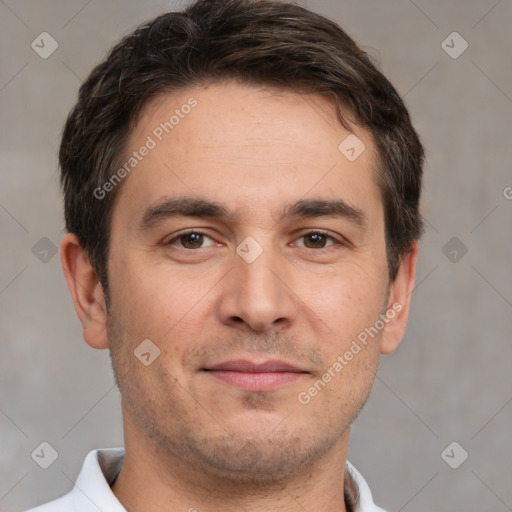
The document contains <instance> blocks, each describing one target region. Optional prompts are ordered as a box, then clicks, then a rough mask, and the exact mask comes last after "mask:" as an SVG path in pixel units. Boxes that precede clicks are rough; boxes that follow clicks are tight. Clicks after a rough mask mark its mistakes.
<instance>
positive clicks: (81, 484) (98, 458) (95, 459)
mask: <svg viewBox="0 0 512 512" xmlns="http://www.w3.org/2000/svg"><path fill="white" fill-rule="evenodd" d="M123 458H124V448H109V449H104V450H93V451H91V452H89V453H88V455H87V457H86V458H85V461H84V464H83V466H82V470H81V471H80V474H79V475H78V478H77V479H76V483H75V486H74V487H73V489H72V490H71V491H70V492H69V493H68V494H66V495H65V496H63V497H62V498H59V499H57V500H55V501H52V502H50V503H47V504H45V505H42V506H40V507H36V508H33V509H30V510H28V511H27V512H70V511H74V512H87V511H89V510H91V509H94V510H99V511H101V512H126V509H125V508H124V507H123V506H122V505H121V503H120V502H119V500H118V499H117V498H116V496H115V494H114V493H113V492H112V490H111V489H110V485H111V484H112V482H113V481H114V480H115V479H116V477H117V474H118V473H119V471H120V469H121V466H122V463H123ZM347 470H348V471H349V472H350V475H351V476H352V478H353V480H354V482H355V484H356V486H357V488H358V491H359V504H358V506H357V508H356V510H355V512H385V511H384V510H383V509H381V508H380V507H377V506H376V505H375V504H374V503H373V498H372V494H371V492H370V488H369V487H368V484H367V483H366V481H365V479H364V478H363V476H362V475H361V473H359V471H357V469H356V468H354V466H352V464H350V462H348V461H347Z"/></svg>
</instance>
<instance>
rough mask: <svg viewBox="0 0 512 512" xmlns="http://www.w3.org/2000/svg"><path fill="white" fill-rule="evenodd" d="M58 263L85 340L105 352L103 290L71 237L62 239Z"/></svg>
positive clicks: (78, 245)
mask: <svg viewBox="0 0 512 512" xmlns="http://www.w3.org/2000/svg"><path fill="white" fill-rule="evenodd" d="M60 260H61V263H62V268H63V270H64V276H65V278H66V282H67V284H68V288H69V291H70V293H71V298H72V299H73V304H74V305H75V311H76V314H77V315H78V318H79V319H80V322H81V323H82V327H83V336H84V340H85V341H86V342H87V343H88V344H89V345H90V346H91V347H93V348H98V349H103V348H108V340H107V329H106V325H107V313H106V311H107V309H106V306H105V297H104V295H103V288H102V286H101V283H100V281H99V279H98V276H97V274H96V272H95V271H94V270H93V268H92V267H91V265H90V264H89V260H88V258H87V256H86V254H85V252H84V249H83V248H82V247H81V246H80V244H79V242H78V238H77V237H76V235H74V234H73V233H67V234H66V235H64V237H63V238H62V241H61V244H60Z"/></svg>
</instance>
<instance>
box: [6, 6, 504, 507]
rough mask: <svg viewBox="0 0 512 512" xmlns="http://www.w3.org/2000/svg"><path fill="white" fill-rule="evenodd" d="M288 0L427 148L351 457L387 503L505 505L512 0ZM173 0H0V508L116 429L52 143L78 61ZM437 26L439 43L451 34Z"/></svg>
mask: <svg viewBox="0 0 512 512" xmlns="http://www.w3.org/2000/svg"><path fill="white" fill-rule="evenodd" d="M300 3H301V4H303V5H305V6H306V7H309V8H312V9H313V10H316V11H318V12H320V13H323V14H325V15H328V16H329V17H331V18H334V19H335V20H337V21H338V22H339V23H340V24H341V25H342V26H343V27H344V28H345V29H346V30H347V31H348V33H349V34H351V35H352V36H353V37H354V38H355V39H356V41H357V42H358V43H359V44H360V45H361V46H362V47H363V48H364V49H365V50H366V51H368V52H369V53H370V54H371V55H372V56H373V57H374V59H375V60H376V61H377V63H378V64H379V65H380V66H381V68H382V69H383V71H384V72H385V74H386V75H387V76H388V77H389V78H390V79H391V81H392V82H393V83H394V84H395V86H396V87H397V89H398V90H399V92H400V93H401V94H402V95H403V96H404V97H405V101H406V102H407V105H408V106H409V108H410V111H411V114H412V116H413V120H414V123H415V125H416V127H417V129H418V130H419V132H420V133H421V135H422V138H423V141H424V143H425V145H426V148H427V153H428V164H427V167H426V179H425V193H424V202H423V210H424V214H425V216H426V218H427V220H428V223H429V225H428V230H427V233H426V235H425V237H424V239H423V242H422V245H421V251H422V252H421V256H420V261H419V267H418V285H417V288H416V290H415V292H414V298H413V305H412V317H411V321H410V326H409V329H408V331H407V334H406V337H405V339H404V342H403V343H402V345H401V346H400V348H399V349H398V351H397V352H396V353H395V354H393V355H391V356H387V357H384V358H383V360H382V363H381V367H380V370H379V374H378V378H377V380H376V383H375V387H374V390H373V393H372V395H371V398H370V400H369V402H368V403H367V406H366V408H365V410H364V411H363V413H362V414H361V415H360V417H359V419H358V420H357V422H356V424H355V426H354V428H353V436H352V443H351V451H350V460H351V461H352V462H353V464H354V465H355V466H356V467H357V468H358V469H359V470H360V471H361V472H362V473H363V474H364V475H365V477H366V479H367V480H368V482H369V484H370V486H371V488H372V490H373V493H374V498H375V500H376V502H377V503H378V504H379V505H381V506H383V507H385V508H387V509H389V510H390V511H398V510H403V511H418V512H420V511H432V510H437V511H460V510H464V511H466V512H470V511H475V512H476V511H479V512H481V511H491V510H492V511H495V512H499V511H506V510H512V485H510V484H511V482H512V468H511V466H512V462H511V461H512V443H511V440H510V438H511V435H510V432H512V429H511V424H512V404H511V401H512V386H511V381H512V377H511V369H510V368H511V365H510V360H511V359H512V343H511V342H510V333H511V332H512V314H511V307H512V280H511V279H510V268H511V267H510V261H511V253H510V249H511V245H512V244H511V231H512V230H511V224H512V223H511V220H512V200H509V199H507V197H506V196H508V197H509V198H510V197H512V189H509V188H507V187H512V173H511V161H512V144H511V143H510V128H511V127H512V67H511V60H510V55H511V49H512V31H511V30H510V27H511V25H512V2H511V0H501V1H496V0H471V1H462V0H460V1H454V0H452V1H445V0H435V1H432V0H429V1H426V0H415V1H414V2H413V1H411V0H386V1H382V0H367V1H361V0H359V1H357V0H346V1H345V0H343V1H341V0H340V1H336V0H330V1H327V0H325V1H323V0H310V1H302V2H300ZM176 5H177V2H174V3H173V2H158V1H144V2H140V1H136V0H129V1H128V0H127V1H113V0H110V1H101V2H100V1H99V0H92V1H86V0H73V1H64V0H61V1H57V0H54V1H49V0H48V1H35V0H32V1H27V0H18V1H14V0H4V1H0V41H1V47H0V48H1V49H0V52H1V53H0V57H1V67H0V112H1V113H0V116H1V117H0V119H1V124H0V130H1V133H0V147H1V151H0V168H1V180H2V186H1V189H0V225H1V234H2V236H1V245H0V251H1V266H0V308H1V345H0V347H1V352H0V364H1V368H0V510H2V511H9V512H15V511H20V510H23V509H24V508H27V507H29V506H33V505H35V504H38V503H41V502H43V501H46V500H49V499H53V498H55V497H57V496H59V495H61V494H63V493H65V492H67V491H68V490H69V489H70V488H71V487H72V482H73V481H74V479H75V478H76V476H77V474H78V471H79V468H80V466H81V464H82V461H83V458H84V456H85V454H86V453H87V452H88V451H89V450H90V449H93V448H98V447H109V446H118V445H120V444H121V443H122V429H121V415H120V405H119V395H118V391H117V389H116V388H115V387H114V383H113V378H112V376H111V370H110V362H109V358H108V353H107V352H106V351H94V350H93V349H91V348H89V347H88V346H87V345H86V344H85V342H83V341H82V337H81V328H80V325H79V322H78V320H77V319H76V317H75V314H74V309H73V306H72V303H71V300H70V298H69V296H68V291H67V288H66V286H65V282H64V278H63V275H62V271H61V268H60V262H59V258H58V255H52V252H51V248H52V246H53V245H55V246H57V245H58V243H59V240H60V237H61V235H62V233H63V220H62V207H61V199H60V196H59V189H58V183H57V176H58V174H57V158H56V154H57V149H58V144H59V135H60V131H61V128H62V125H63V122H64V119H65V116H66V114H67V112H68V111H69V109H70V107H71V106H72V104H73V102H74V101H75V99H76V94H77V89H78V86H79V84H80V81H81V80H83V79H84V78H85V77H86V75H87V73H88V72H89V70H90V69H91V68H92V66H93V65H94V64H95V63H96V62H97V61H98V60H99V59H101V58H102V57H103V56H104V54H105V52H106V50H107V49H108V48H109V47H110V46H111V45H112V44H113V43H114V42H115V41H117V40H118V39H119V38H120V37H121V36H122V35H123V34H126V33H127V32H129V31H131V30H132V29H133V28H134V27H135V26H136V25H137V24H138V23H140V22H142V21H144V20H146V19H148V18H150V17H153V16H154V15H157V14H159V13H161V12H163V11H165V10H168V9H169V8H173V7H174V6H176ZM43 31H47V32H49V33H50V34H51V36H52V37H53V38H54V39H55V40H56V41H57V42H58V45H59V46H58V49H57V50H56V51H55V52H54V53H53V54H52V55H51V56H50V57H48V58H47V59H42V58H41V57H40V56H39V55H38V54H37V53H36V52H35V51H34V50H33V49H32V48H31V42H32V41H33V40H34V39H35V38H36V37H37V36H38V35H39V34H40V33H41V32H43ZM453 31H457V32H459V33H460V34H461V35H462V37H463V38H464V39H465V40H466V41H467V42H468V44H469V48H468V49H467V50H466V51H465V52H464V53H463V54H462V55H460V56H459V57H458V58H456V59H454V58H452V57H451V56H449V55H448V54H447V53H446V51H445V50H444V49H443V47H442V42H443V41H444V40H445V39H446V38H447V36H449V34H451V33H452V32H453ZM452 39H453V38H452ZM452 39H450V38H448V40H447V43H445V45H446V44H448V45H450V46H453V47H454V48H453V49H452V50H451V51H452V52H453V51H458V50H459V49H460V48H462V47H461V45H460V43H461V41H459V40H453V42H452ZM507 226H508V227H507ZM44 237H46V238H47V239H48V240H49V241H48V240H44V241H42V242H40V240H41V239H42V238H44ZM452 237H457V240H456V241H455V242H453V241H452V242H451V244H454V243H455V244H456V245H450V244H449V245H448V246H447V247H446V246H445V245H446V244H447V243H448V242H449V240H450V239H452ZM38 243H39V245H37V246H36V244H38ZM457 244H458V247H457ZM461 244H463V245H464V246H465V247H466V248H467V253H466V254H464V255H463V257H462V258H461V255H462V254H463V252H462V251H461V248H463V246H462V245H461ZM34 246H36V249H34V250H33V247H34ZM45 250H46V251H48V252H47V253H46V254H45V253H44V251H45ZM454 250H455V251H456V252H457V255H456V256H457V260H458V261H452V260H454V258H455V253H454V252H453V251H454ZM34 253H35V254H34ZM450 253H451V254H450ZM41 259H42V261H41ZM45 260H47V261H45ZM42 441H47V442H49V443H50V444H51V445H52V446H53V447H54V448H55V449H56V450H57V451H58V453H59V457H58V459H57V460H56V461H55V462H54V463H53V464H52V465H51V466H50V467H49V468H48V469H46V470H44V469H42V468H40V467H39V466H38V465H37V464H36V463H35V462H34V461H33V460H32V458H31V453H32V452H33V450H34V449H35V448H36V447H37V446H38V445H39V444H40V443H41V442H42ZM453 441H456V442H457V443H459V445H460V446H461V447H462V448H460V447H459V446H456V447H455V449H454V450H453V451H451V450H448V454H449V456H450V457H449V458H448V459H447V460H450V462H451V463H452V465H453V464H455V463H456V462H458V461H460V457H461V454H462V453H463V452H462V449H464V450H466V451H467V452H468V453H469V457H468V459H467V460H466V461H465V462H464V463H463V464H462V465H460V467H458V469H452V468H451V467H450V466H449V465H448V464H447V463H446V462H445V461H444V460H443V458H442V457H441V453H442V452H443V450H444V449H445V448H446V447H447V446H448V445H449V444H450V443H452V442H453Z"/></svg>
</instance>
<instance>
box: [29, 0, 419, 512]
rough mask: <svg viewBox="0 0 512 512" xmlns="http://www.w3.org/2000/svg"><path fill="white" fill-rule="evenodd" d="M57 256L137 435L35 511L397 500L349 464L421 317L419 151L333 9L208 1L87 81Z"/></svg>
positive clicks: (341, 506) (370, 507) (97, 454)
mask: <svg viewBox="0 0 512 512" xmlns="http://www.w3.org/2000/svg"><path fill="white" fill-rule="evenodd" d="M60 164H61V169H62V184H63V190H64V197H65V216H66V224H67V229H68V231H69V233H68V234H66V235H65V236H64V238H63V240H62V244H61V259H62V264H63V268H64V272H65V277H66V280H67V284H68V286H69V289H70V292H71V296H72V298H73V302H74V305H75V308H76V312H77V315H78V317H79V318H80V321H81V323H82V325H83V335H84V339H85V340H86V342H87V343H88V344H89V345H90V346H92V347H94V348H98V349H104V348H108V349H109V350H110V354H111V358H112V365H113V368H114V373H115V377H116V382H117V384H118V386H119V389H120V392H121V396H122V410H123V424H124V434H125V449H113V450H97V451H93V452H91V453H90V454H89V455H88V456H87V458H86V461H85V463H84V467H83V469H82V472H81V474H80V476H79V477H78V480H77V482H76V486H75V488H74V489H73V490H72V491H71V492H70V493H69V494H68V495H66V496H64V497H63V498H61V499H59V500H57V501H55V502H52V503H50V504H47V505H45V506H42V507H39V508H37V509H34V510H37V511H38V512H49V511H55V512H56V511H66V512H68V511H71V510H74V511H77V512H85V511H86V510H87V511H88V510H102V511H105V512H106V511H109V512H111V511H122V510H129V511H130V512H142V511H144V512H152V511H163V510H170V511H179V510H183V511H186V510H188V511H190V512H192V511H196V510H197V511H200V512H214V511H224V512H225V511H228V512H229V511H235V510H236V511H239V510H246V511H263V510H272V511H274V512H276V511H299V510H300V511H303V510H307V511H308V510H309V511H313V510H322V511H324V512H334V511H336V512H340V511H360V512H369V511H379V510H382V509H380V508H378V507H377V506H376V505H374V503H373V500H372V496H371V493H370V490H369V488H368V485H367V484H366V482H365V481H364V479H363V477H362V476H361V475H360V474H359V473H358V472H357V470H356V469H355V468H354V467H353V466H351V465H350V463H349V462H347V451H348V443H349V434H350V425H351V423H352V422H353V421H354V419H355V417H356V416H357V414H358V413H359V411H360V410H361V408H362V407H363V405H364V403H365V401H366V399H367V397H368V394H369V392H370V388H371V386H372V383H373V380H374V377H375V373H376V370H377V365H378V360H379V356H380V354H381V353H384V354H386V353H390V352H392V351H393V350H394V349H395V348H396V347H397V346H398V344H399V343H400V341H401V339H402V337H403V334H404V331H405V328H406V324H407V318H408V313H409V304H410V295H411V292H412V289H413V285H414V281H415V264H416V258H417V253H418V239H419V236H420V233H421V229H422V221H421V217H420V213H419V206H418V202H419V197H420V189H421V175H422V164H423V148H422V145H421V143H420V141H419V139H418V136H417V134H416V132H415V131H414V129H413V127H412V126H411V122H410V119H409V115H408V113H407V110H406V108H405V106H404V104H403V103H402V101H401V100H400V98H399V96H398V94H397V93H396V91H395V90H394V88H393V87H392V86H391V84H390V83H389V82H388V81H387V80H386V78H384V76H383V75H382V74H381V73H380V72H379V71H378V70H377V69H375V67H374V66H373V65H372V63H371V62H370V60H369V59H368V57H367V55H366V54H365V53H364V52H362V51H361V50H360V49H359V48H358V47H357V46H356V45H355V43H354V42H353V41H352V40H351V39H350V38H349V37H348V36H347V35H346V34H345V33H344V32H343V31H342V29H341V28H340V27H338V26H337V25H335V24H334V23H333V22H331V21H329V20H327V19H325V18H323V17H321V16H318V15H316V14H314V13H312V12H309V11H307V10H305V9H303V8H301V7H299V6H297V5H294V4H291V3H285V2H278V1H272V0H261V1H254V0H198V1H196V2H194V3H193V4H192V5H190V6H189V7H188V8H187V9H186V10H185V11H183V12H182V13H168V14H164V15H162V16H160V17H158V18H157V19H155V20H153V21H151V22H149V23H147V24H146V25H144V26H141V27H140V28H138V29H137V30H136V31H135V32H134V33H133V34H131V35H129V36H127V37H126V38H125V39H124V40H122V41H121V42H120V43H119V44H118V45H117V46H116V47H115V48H114V49H113V50H112V51H111V52H110V54H109V55H108V57H107V58H106V59H105V60H104V61H103V62H102V63H101V64H99V66H97V67H96V68H95V69H94V70H93V71H92V73H91V75H90V76H89V77H88V78H87V80H86V81H85V83H84V84H83V85H82V87H81V89H80V95H79V100H78V102H77V104H76V105H75V107H74V108H73V110H72V112H71V113H70V115H69V118H68V120H67V123H66V126H65V129H64V132H63V137H62V144H61V149H60Z"/></svg>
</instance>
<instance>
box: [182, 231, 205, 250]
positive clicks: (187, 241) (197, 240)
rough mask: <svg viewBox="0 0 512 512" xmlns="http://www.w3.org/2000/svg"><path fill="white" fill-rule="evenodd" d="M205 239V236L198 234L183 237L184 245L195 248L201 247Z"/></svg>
mask: <svg viewBox="0 0 512 512" xmlns="http://www.w3.org/2000/svg"><path fill="white" fill-rule="evenodd" d="M202 239H203V235H200V234H198V233H188V234H186V235H184V236H183V239H182V243H183V245H185V246H187V245H192V246H194V247H197V246H200V245H201V242H202Z"/></svg>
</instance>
